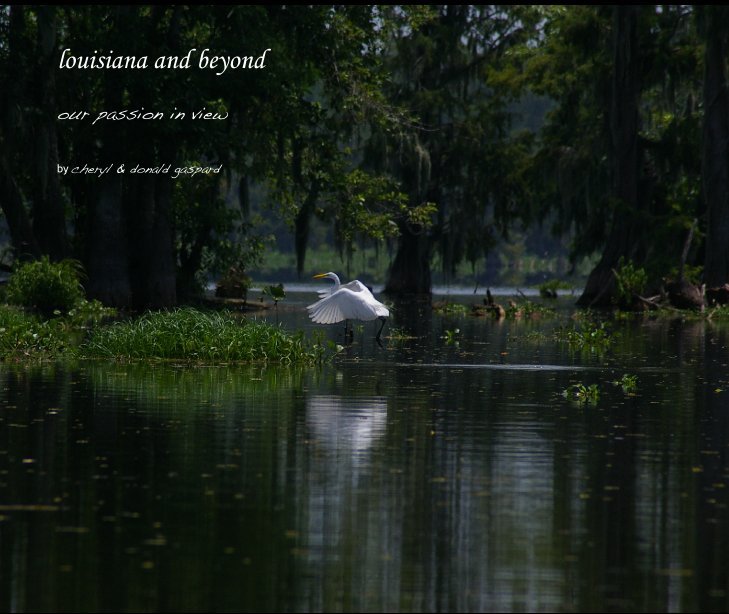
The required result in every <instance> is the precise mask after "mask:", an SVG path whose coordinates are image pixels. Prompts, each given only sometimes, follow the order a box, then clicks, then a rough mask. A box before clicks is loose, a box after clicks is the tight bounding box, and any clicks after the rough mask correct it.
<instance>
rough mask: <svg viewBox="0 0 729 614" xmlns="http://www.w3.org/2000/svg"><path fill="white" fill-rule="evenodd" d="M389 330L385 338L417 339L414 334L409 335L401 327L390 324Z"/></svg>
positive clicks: (397, 339)
mask: <svg viewBox="0 0 729 614" xmlns="http://www.w3.org/2000/svg"><path fill="white" fill-rule="evenodd" d="M389 330H390V334H389V335H387V336H386V337H385V338H386V339H390V340H391V341H408V340H411V339H417V337H416V336H415V335H411V334H410V333H408V332H407V331H406V330H405V329H403V328H397V327H396V326H391V327H390V329H389Z"/></svg>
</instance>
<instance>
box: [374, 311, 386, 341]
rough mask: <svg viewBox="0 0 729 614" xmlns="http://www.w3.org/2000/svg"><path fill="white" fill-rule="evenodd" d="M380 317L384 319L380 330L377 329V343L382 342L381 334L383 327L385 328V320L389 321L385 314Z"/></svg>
mask: <svg viewBox="0 0 729 614" xmlns="http://www.w3.org/2000/svg"><path fill="white" fill-rule="evenodd" d="M378 319H379V320H381V321H382V324H381V325H380V330H378V331H377V336H376V337H375V339H376V340H377V343H380V344H381V341H380V335H381V334H382V329H383V328H385V322H387V318H386V317H384V316H380V317H379V318H378Z"/></svg>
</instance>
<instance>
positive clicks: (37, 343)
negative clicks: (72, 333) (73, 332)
mask: <svg viewBox="0 0 729 614" xmlns="http://www.w3.org/2000/svg"><path fill="white" fill-rule="evenodd" d="M67 346H68V334H67V333H64V332H63V331H62V327H61V326H60V325H59V324H58V323H57V322H56V321H52V322H43V321H41V320H40V319H39V318H38V317H36V316H34V315H31V314H27V313H25V312H24V311H23V310H22V309H19V308H17V307H11V306H9V305H0V360H11V359H24V358H33V359H45V358H53V357H56V356H58V355H60V354H61V353H62V352H63V351H64V350H65V349H66V348H67Z"/></svg>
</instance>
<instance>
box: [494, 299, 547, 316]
mask: <svg viewBox="0 0 729 614" xmlns="http://www.w3.org/2000/svg"><path fill="white" fill-rule="evenodd" d="M555 314H556V312H555V311H554V309H552V308H551V307H546V306H544V305H540V304H539V303H535V302H534V301H528V300H525V301H521V302H520V303H514V302H513V301H512V302H511V303H510V304H509V306H508V307H507V308H506V317H507V318H511V319H519V318H537V317H541V316H553V315H555Z"/></svg>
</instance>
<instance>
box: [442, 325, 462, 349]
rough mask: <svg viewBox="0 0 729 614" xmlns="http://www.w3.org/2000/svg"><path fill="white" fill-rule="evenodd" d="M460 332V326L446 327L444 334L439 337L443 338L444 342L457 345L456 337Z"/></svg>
mask: <svg viewBox="0 0 729 614" xmlns="http://www.w3.org/2000/svg"><path fill="white" fill-rule="evenodd" d="M460 333H461V329H460V328H454V329H452V330H451V329H447V330H446V331H445V333H444V335H443V336H442V337H441V339H445V342H446V344H448V345H451V344H456V345H458V340H457V337H458V335H459V334H460Z"/></svg>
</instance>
